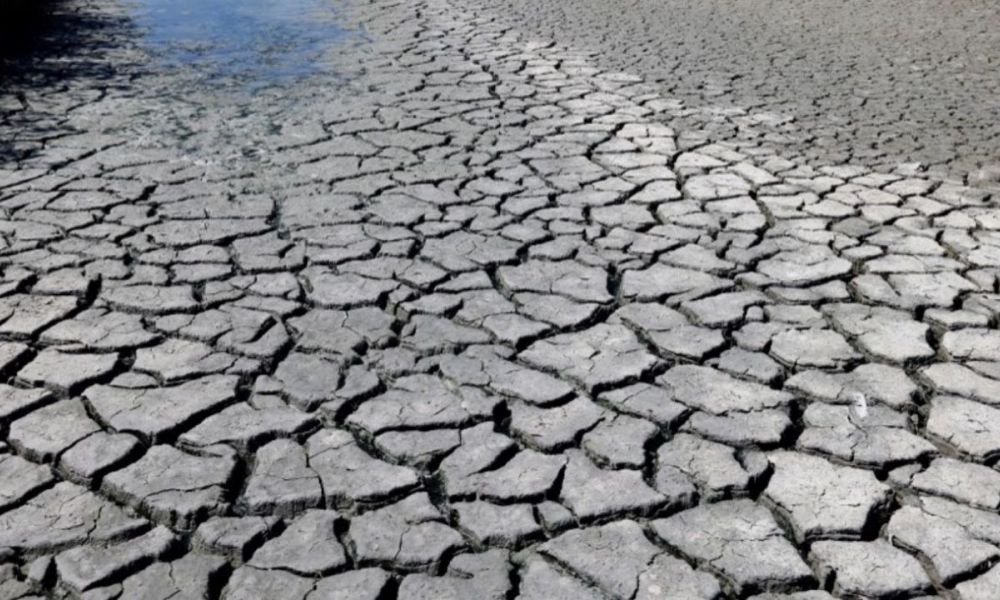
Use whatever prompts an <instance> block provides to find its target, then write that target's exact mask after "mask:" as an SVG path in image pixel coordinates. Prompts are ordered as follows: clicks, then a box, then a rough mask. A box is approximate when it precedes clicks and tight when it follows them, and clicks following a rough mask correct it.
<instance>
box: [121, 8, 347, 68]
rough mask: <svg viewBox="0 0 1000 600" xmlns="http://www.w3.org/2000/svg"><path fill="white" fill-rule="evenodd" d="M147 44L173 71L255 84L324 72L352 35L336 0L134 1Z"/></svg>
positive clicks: (136, 17) (138, 21)
mask: <svg viewBox="0 0 1000 600" xmlns="http://www.w3.org/2000/svg"><path fill="white" fill-rule="evenodd" d="M132 7H133V11H134V14H133V17H134V19H135V22H136V24H137V25H138V26H139V28H140V29H141V30H142V31H143V33H144V45H146V46H147V48H148V49H149V50H150V51H151V52H152V53H153V54H154V56H156V57H157V58H158V59H159V60H161V61H163V62H165V63H167V64H169V65H171V66H183V65H187V66H191V67H194V68H196V69H197V70H198V71H199V72H200V73H201V74H202V75H204V76H205V77H207V78H211V79H217V78H225V79H229V78H235V79H238V80H241V81H244V82H245V83H248V84H251V85H269V84H274V83H280V82H281V81H283V80H286V79H289V78H295V77H298V76H302V75H309V74H312V73H315V72H318V71H321V70H323V62H322V57H323V53H324V51H325V50H326V49H327V48H328V47H329V46H330V45H331V44H332V43H334V42H337V41H339V40H342V39H343V38H344V37H345V36H346V35H347V34H348V32H347V31H346V30H345V29H343V28H341V27H340V26H338V25H337V24H336V23H335V16H336V14H335V5H334V3H333V1H332V0H134V2H132Z"/></svg>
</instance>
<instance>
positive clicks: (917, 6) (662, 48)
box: [469, 0, 1000, 179]
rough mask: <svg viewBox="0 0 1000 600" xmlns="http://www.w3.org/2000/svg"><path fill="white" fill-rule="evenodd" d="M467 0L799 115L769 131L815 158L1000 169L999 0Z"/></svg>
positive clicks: (647, 69)
mask: <svg viewBox="0 0 1000 600" xmlns="http://www.w3.org/2000/svg"><path fill="white" fill-rule="evenodd" d="M469 3H470V4H479V5H481V7H483V8H485V9H487V10H490V11H491V12H493V13H494V14H496V15H499V16H500V18H501V19H502V20H505V21H509V22H511V23H513V24H515V25H516V27H518V28H519V29H521V30H522V31H524V32H525V33H526V34H529V35H532V36H536V37H537V38H539V39H543V40H555V41H557V42H560V43H564V44H570V45H573V46H575V47H577V48H579V49H582V50H588V51H592V52H593V53H594V54H595V58H596V60H597V61H598V63H599V64H600V65H601V66H603V67H606V68H614V69H623V70H627V71H630V72H633V73H637V74H639V75H642V76H644V77H646V78H647V79H649V80H653V81H656V82H657V83H658V84H659V85H660V86H661V88H662V91H663V93H665V94H667V95H670V96H673V97H677V98H680V99H683V100H685V102H687V103H689V104H691V105H695V106H702V105H705V104H715V105H720V106H736V107H741V108H749V109H756V110H761V111H768V112H775V113H779V114H782V115H786V116H791V117H794V119H795V122H796V123H797V125H798V129H799V130H800V131H799V132H798V134H797V135H795V136H794V138H795V139H793V140H784V139H781V140H777V139H776V140H774V142H775V143H781V144H782V145H785V146H788V149H789V150H791V151H792V152H795V153H797V154H799V155H801V156H802V157H803V158H805V159H807V160H809V161H810V162H817V163H837V162H853V163H859V164H864V165H867V166H873V167H892V166H895V165H896V164H898V163H908V162H920V163H923V164H924V165H926V166H927V167H928V168H930V169H931V170H936V171H941V172H942V173H945V174H948V175H951V176H955V177H961V176H964V175H966V174H968V173H970V172H973V175H972V177H973V179H982V178H988V179H995V178H996V177H998V173H997V172H996V168H997V163H998V162H1000V10H998V6H997V4H996V3H995V2H991V1H988V0H986V1H970V2H936V1H931V0H915V1H911V0H879V1H877V2H803V1H801V0H755V1H753V2H732V1H731V0H698V1H693V0H622V1H614V2H609V1H608V0H560V1H558V2H538V1H536V0H488V1H487V0H469ZM775 137H777V136H775ZM984 165H986V166H988V168H987V169H986V172H981V171H980V169H981V167H983V166H984ZM977 171H980V172H977Z"/></svg>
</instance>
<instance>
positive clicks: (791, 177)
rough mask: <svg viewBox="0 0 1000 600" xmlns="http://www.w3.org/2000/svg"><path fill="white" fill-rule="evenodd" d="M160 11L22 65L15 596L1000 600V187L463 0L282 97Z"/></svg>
mask: <svg viewBox="0 0 1000 600" xmlns="http://www.w3.org/2000/svg"><path fill="white" fill-rule="evenodd" d="M129 10H130V9H129V8H128V6H126V5H119V4H116V3H115V2H112V1H110V0H109V1H104V2H99V3H92V4H88V3H84V2H74V3H69V4H62V5H58V7H57V9H56V15H55V16H56V17H58V18H59V19H61V20H63V21H64V22H65V23H68V24H69V27H68V28H66V29H56V30H46V32H44V33H43V34H41V35H40V37H39V39H40V40H41V41H42V42H43V44H42V46H43V47H42V48H40V49H38V48H36V49H35V51H34V53H33V54H32V55H31V57H30V59H22V60H21V61H14V62H12V63H10V64H8V74H7V75H6V80H5V82H4V88H3V92H2V94H0V140H2V144H0V234H2V238H0V240H2V243H0V264H2V281H0V336H2V339H3V341H2V342H0V369H2V375H3V377H4V380H3V381H4V383H3V384H2V385H0V440H2V441H0V561H2V563H0V598H2V599H4V600H8V599H10V600H14V599H28V598H32V599H36V598H83V599H87V600H97V599H111V598H120V599H141V600H166V599H168V598H169V599H173V600H182V599H209V598H210V599H215V598H221V599H227V600H237V599H239V600H251V599H260V600H274V599H278V600H284V599H287V600H323V599H342V600H366V599H367V600H391V599H399V600H411V599H413V600H423V599H426V600H444V599H454V600H464V599H469V598H475V599H482V600H494V599H495V600H506V599H510V598H523V599H525V600H528V599H530V600H562V599H565V600H590V599H594V600H597V599H605V600H607V599H615V600H632V599H634V600H652V599H673V600H694V599H704V600H717V599H723V598H739V599H744V598H751V597H752V598H755V599H757V600H765V599H766V600H777V599H781V598H784V599H789V600H793V599H794V600H828V599H830V598H866V599H868V598H872V599H874V598H879V599H904V598H923V599H925V600H928V599H931V598H938V599H944V600H996V598H998V597H1000V565H998V560H1000V512H998V511H1000V469H998V460H1000V331H998V330H997V329H996V325H997V321H998V314H1000V293H998V280H997V275H998V273H1000V209H998V208H997V205H996V200H997V198H1000V196H998V195H997V194H998V192H1000V191H998V190H996V189H992V188H990V186H989V185H985V184H984V185H977V186H968V185H966V182H963V181H961V180H949V179H945V178H939V177H936V176H932V175H931V174H929V173H928V172H923V171H921V170H919V169H917V168H915V167H913V166H912V165H909V166H906V165H904V166H901V167H899V168H896V169H890V170H885V169H879V168H875V167H874V166H873V165H870V164H869V165H866V164H843V163H837V162H831V163H830V164H826V165H817V164H814V162H815V161H809V162H807V161H804V160H800V158H801V157H797V156H793V157H791V158H789V157H788V156H785V155H783V154H782V152H781V150H780V148H778V149H776V148H775V147H774V145H772V144H769V143H767V139H766V138H767V137H768V135H769V133H768V132H769V131H771V129H770V128H772V127H773V126H774V124H775V123H774V120H773V115H772V114H770V113H766V112H765V113H756V112H754V111H752V110H742V111H741V110H734V109H726V110H719V109H718V108H713V107H712V106H707V105H706V106H691V105H688V104H686V103H684V102H681V101H679V100H677V99H671V98H669V97H666V96H664V95H663V94H662V93H661V92H660V91H659V90H658V89H657V86H655V85H651V84H649V83H647V82H645V81H644V80H643V79H642V78H640V77H639V76H637V75H636V74H634V73H630V72H622V71H613V70H605V69H604V68H602V67H600V66H598V65H597V64H596V63H595V62H594V61H592V60H591V57H590V55H589V54H588V53H587V51H586V50H578V49H575V48H574V47H573V46H569V45H566V46H563V45H559V44H556V43H554V42H551V41H546V40H544V39H543V40H539V39H538V38H535V37H531V36H530V35H527V34H523V33H522V32H520V31H519V30H518V29H517V28H513V27H511V26H510V25H507V24H505V23H506V21H505V20H504V19H500V18H497V16H496V15H495V14H493V13H491V12H490V11H488V10H487V11H483V10H481V9H478V8H475V7H470V5H469V4H467V3H466V2H464V1H463V0H406V1H401V2H395V1H394V0H377V1H375V2H362V1H360V0H359V1H358V2H354V3H344V4H343V5H342V6H340V7H339V8H338V11H337V16H336V19H338V21H339V23H340V24H341V26H342V27H343V29H344V31H345V32H347V33H346V34H345V36H344V38H343V39H342V40H341V41H340V42H338V43H337V44H336V45H335V46H333V47H331V48H330V49H329V52H327V53H325V54H324V55H323V57H322V59H321V61H320V62H322V64H323V65H324V70H323V71H322V72H318V73H311V74H308V75H306V76H303V77H301V78H298V79H295V80H294V83H286V84H281V85H270V86H263V87H253V88H248V87H247V86H246V85H245V83H246V82H245V81H240V80H239V77H234V78H225V77H224V78H221V79H219V78H212V79H209V78H206V77H204V76H203V75H204V74H203V73H201V72H199V71H198V70H197V69H189V68H184V67H176V66H171V67H169V68H168V67H165V66H163V65H161V64H160V63H158V62H157V59H156V56H155V52H154V51H153V50H150V49H149V48H147V47H145V46H143V45H142V44H141V43H139V42H138V41H137V40H138V39H140V38H141V35H139V34H137V31H136V26H135V25H134V23H133V22H132V21H131V19H130V18H129V14H130V13H129ZM318 60H319V59H318ZM720 127H723V128H729V129H730V130H732V131H738V132H739V135H738V136H735V137H729V138H727V139H725V140H719V139H715V138H713V131H718V130H719V128H720ZM981 183H982V182H981ZM987 183H988V182H987Z"/></svg>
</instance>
